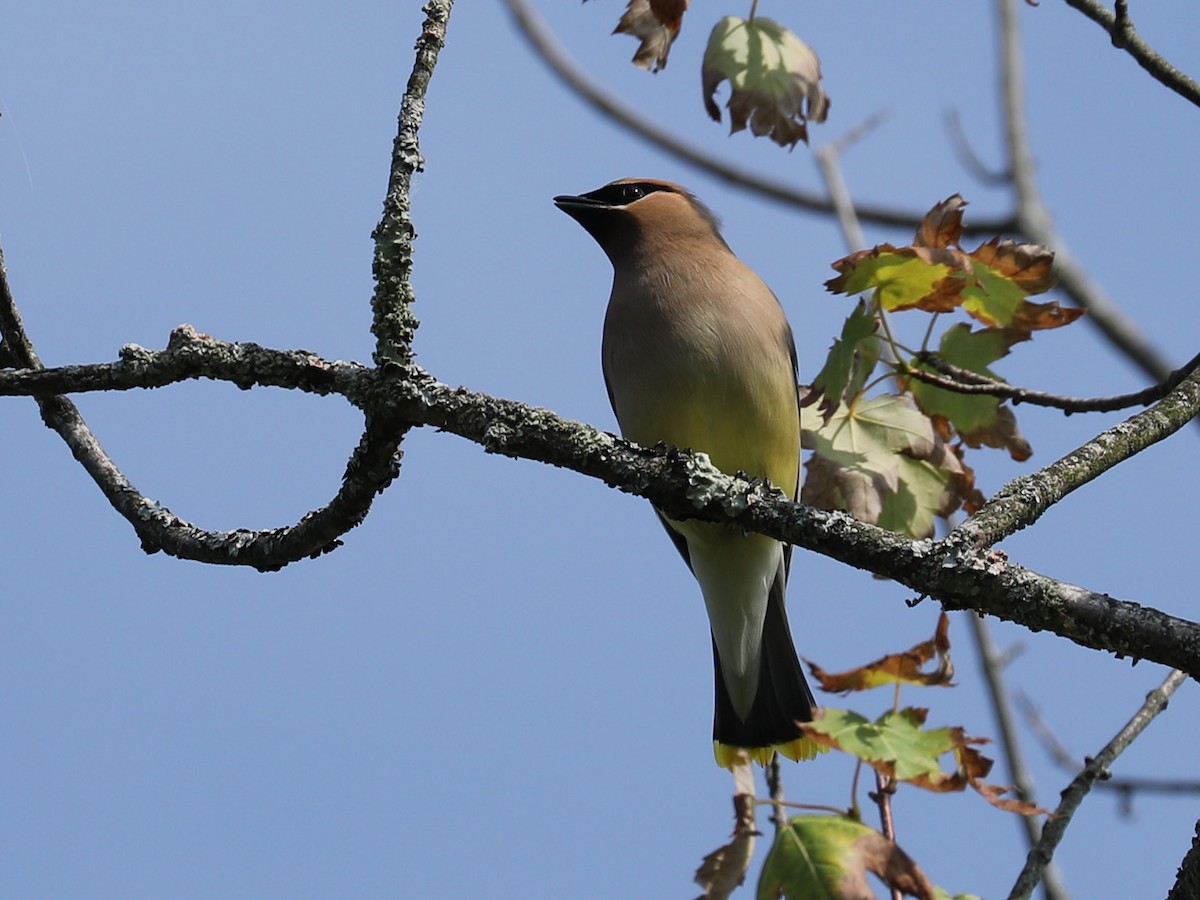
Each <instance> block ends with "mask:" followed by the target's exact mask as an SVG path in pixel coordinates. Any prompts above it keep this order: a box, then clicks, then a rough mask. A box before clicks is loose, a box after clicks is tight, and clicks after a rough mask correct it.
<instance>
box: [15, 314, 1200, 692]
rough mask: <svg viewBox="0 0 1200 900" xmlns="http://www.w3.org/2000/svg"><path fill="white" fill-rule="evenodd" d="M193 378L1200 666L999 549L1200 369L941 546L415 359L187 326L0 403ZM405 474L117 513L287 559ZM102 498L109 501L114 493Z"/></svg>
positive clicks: (364, 475) (1101, 598) (225, 550)
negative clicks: (228, 522) (264, 343)
mask: <svg viewBox="0 0 1200 900" xmlns="http://www.w3.org/2000/svg"><path fill="white" fill-rule="evenodd" d="M194 378H209V379H214V380H219V381H227V382H232V383H234V384H238V385H240V386H242V387H246V386H248V385H251V384H256V385H264V386H275V387H289V388H295V389H298V390H303V391H307V392H310V393H316V394H322V395H325V394H338V395H340V396H343V397H345V398H346V399H347V400H348V401H349V402H350V403H352V404H354V405H355V406H357V407H358V408H360V409H362V410H363V411H364V413H366V414H367V416H368V419H369V420H371V421H374V422H378V423H382V424H381V425H380V426H379V427H380V428H382V429H383V430H384V431H385V432H387V433H391V434H394V433H396V432H398V431H399V430H401V429H403V428H404V427H405V426H406V425H410V424H417V423H420V424H424V425H429V426H433V427H435V428H438V429H440V430H443V431H449V432H451V433H453V434H457V435H459V436H461V437H464V438H466V439H468V440H471V441H474V442H475V443H477V444H479V445H480V446H482V447H483V448H484V449H485V450H486V451H488V452H491V453H501V454H504V455H506V456H511V457H516V458H524V459H531V460H536V461H539V462H543V463H549V464H551V465H556V466H561V467H564V468H568V469H572V470H574V471H576V472H579V473H580V474H583V475H588V476H590V477H593V478H598V479H600V480H602V481H604V482H605V483H606V484H608V485H610V486H612V487H616V488H618V489H620V490H622V491H625V492H627V493H630V494H635V495H637V496H639V497H644V498H646V499H647V500H650V501H651V502H652V503H654V505H655V506H657V507H658V508H660V509H662V510H663V511H664V512H666V513H667V514H668V515H671V516H672V517H674V518H697V519H704V520H707V521H714V522H717V521H720V522H732V523H735V524H737V525H740V526H741V527H743V528H745V529H747V530H750V531H756V532H761V533H763V534H767V535H770V536H771V537H774V538H777V539H779V540H782V541H787V542H789V543H793V544H795V545H797V546H799V547H803V548H805V549H808V550H812V551H814V552H816V553H821V554H823V555H825V556H829V557H831V558H833V559H836V560H838V561H840V562H843V563H846V564H847V565H851V566H854V567H857V568H860V569H865V570H867V571H870V572H874V573H876V574H878V575H883V576H885V577H888V578H891V579H893V580H895V581H898V582H900V583H901V584H904V585H906V586H908V587H909V588H911V589H912V590H914V591H916V592H917V593H918V594H919V595H921V596H931V597H935V598H937V599H938V600H939V601H941V603H942V604H943V605H944V606H945V607H946V608H948V609H974V610H976V611H978V612H981V613H985V614H990V615H994V616H997V617H999V618H1002V619H1007V620H1010V621H1013V622H1017V623H1020V624H1022V625H1024V626H1026V627H1028V628H1031V629H1033V630H1035V631H1052V632H1054V633H1055V634H1058V635H1061V636H1062V637H1065V638H1067V639H1069V640H1071V641H1074V642H1075V643H1077V644H1081V645H1083V646H1086V647H1091V648H1094V649H1097V650H1107V651H1110V652H1112V653H1115V654H1116V655H1118V656H1121V657H1131V658H1134V659H1148V660H1153V661H1155V662H1159V663H1162V664H1164V665H1167V666H1171V667H1172V668H1179V669H1183V670H1184V671H1186V672H1188V673H1189V674H1190V675H1193V676H1198V675H1200V625H1197V624H1196V623H1194V622H1190V621H1187V620H1184V619H1179V618H1176V617H1174V616H1170V615H1167V614H1165V613H1163V612H1160V611H1158V610H1156V609H1152V608H1149V607H1143V606H1139V605H1138V604H1136V603H1130V602H1126V601H1120V600H1115V599H1113V598H1112V597H1109V596H1107V595H1106V594H1103V593H1098V592H1095V591H1091V590H1088V589H1085V588H1082V587H1077V586H1075V585H1071V584H1067V583H1064V582H1060V581H1056V580H1055V579H1053V578H1049V577H1047V576H1045V575H1040V574H1038V573H1036V572H1033V571H1030V570H1028V569H1025V568H1023V567H1022V566H1019V565H1016V564H1014V563H1010V562H1009V561H1008V560H1007V558H1006V557H1005V555H1004V554H1003V553H1001V552H999V551H995V550H990V549H988V546H989V545H990V543H992V542H994V541H995V540H999V539H1000V538H1001V537H1003V536H1004V535H1006V534H1009V533H1011V531H1012V530H1014V529H1015V527H1019V523H1021V522H1025V523H1026V524H1027V523H1028V522H1029V521H1032V520H1033V519H1034V518H1036V516H1037V515H1038V514H1040V512H1041V511H1042V510H1043V509H1045V508H1047V507H1048V506H1049V505H1050V504H1051V503H1052V502H1054V501H1055V500H1056V499H1058V498H1061V497H1064V496H1066V494H1067V493H1069V492H1070V490H1071V489H1073V487H1075V486H1078V484H1081V483H1083V482H1084V481H1086V480H1088V479H1089V478H1092V477H1095V476H1096V474H1098V473H1099V472H1101V471H1104V470H1105V469H1107V468H1111V467H1112V466H1113V465H1116V464H1117V463H1118V462H1119V461H1120V460H1121V459H1124V458H1128V457H1129V456H1131V455H1133V454H1135V453H1137V452H1139V450H1140V449H1142V448H1144V447H1145V446H1148V445H1149V444H1150V443H1152V442H1153V441H1154V440H1161V439H1163V438H1165V437H1167V436H1168V435H1169V434H1171V433H1173V431H1175V430H1178V429H1179V428H1181V427H1183V425H1184V424H1186V423H1187V422H1188V421H1189V420H1190V419H1191V418H1192V417H1193V416H1194V415H1196V413H1197V411H1200V374H1197V375H1193V376H1192V377H1190V378H1188V379H1186V380H1185V381H1184V382H1183V383H1182V384H1181V385H1180V386H1179V387H1178V388H1176V389H1175V391H1173V392H1172V393H1171V394H1170V395H1168V396H1167V397H1166V398H1164V399H1163V400H1162V401H1160V402H1159V403H1158V404H1156V405H1155V406H1154V407H1152V408H1151V409H1149V410H1146V411H1144V412H1142V413H1139V414H1138V415H1137V416H1134V417H1133V418H1131V419H1129V420H1127V421H1126V422H1125V423H1123V424H1122V425H1118V426H1116V427H1115V428H1113V429H1109V430H1108V431H1106V432H1104V433H1103V434H1101V435H1099V436H1097V437H1096V438H1095V439H1093V440H1092V441H1090V442H1088V443H1087V444H1085V445H1084V446H1083V447H1081V448H1080V449H1079V450H1076V451H1074V452H1073V453H1072V454H1069V455H1068V456H1067V457H1064V459H1062V460H1059V461H1058V462H1055V463H1052V464H1051V465H1049V466H1047V467H1046V468H1045V469H1042V470H1041V471H1040V472H1038V473H1036V474H1035V475H1032V476H1028V477H1026V478H1021V479H1017V481H1016V482H1014V483H1013V484H1012V485H1010V486H1009V487H1007V488H1005V489H1004V490H1003V491H1001V493H1000V494H999V495H998V499H997V500H995V501H993V502H992V503H990V504H988V505H987V506H985V507H984V509H982V510H981V511H980V512H979V513H977V514H976V516H975V517H973V518H971V519H968V520H966V521H965V522H964V523H963V524H962V525H961V526H959V528H957V529H955V531H954V532H952V533H951V535H949V536H948V537H947V538H945V539H944V540H941V541H928V540H926V541H912V540H909V539H907V538H905V537H902V536H900V535H897V534H894V533H892V532H890V531H885V530H883V529H880V528H876V527H874V526H872V525H867V524H864V523H862V522H858V521H856V520H855V519H853V518H851V517H850V516H848V515H846V514H844V513H840V512H827V511H824V510H818V509H813V508H812V507H808V506H803V505H801V504H797V503H793V502H792V501H790V500H788V499H787V497H785V496H784V495H783V494H782V493H781V492H779V491H778V490H776V489H775V488H773V487H771V486H770V485H769V484H766V483H765V482H762V481H752V480H749V479H747V478H745V477H741V476H735V477H730V476H728V475H725V474H722V473H721V472H720V471H719V470H717V469H716V468H714V467H713V466H712V465H711V464H710V463H709V462H708V459H707V457H706V456H704V455H703V454H693V453H690V452H687V451H683V450H678V449H675V448H665V447H661V446H660V447H657V448H643V447H638V446H636V445H633V444H629V443H627V442H625V441H622V440H620V439H619V438H616V437H614V436H613V435H611V434H607V433H605V432H601V431H598V430H597V429H595V428H593V427H591V426H590V425H586V424H583V423H580V422H572V421H570V420H567V419H563V418H562V417H560V416H558V415H555V414H554V413H552V412H550V411H548V410H544V409H538V408H536V407H530V406H527V405H525V404H522V403H517V402H514V401H511V400H504V399H500V398H496V397H491V396H488V395H486V394H481V393H477V392H474V391H470V390H467V389H466V388H461V387H460V388H452V387H450V386H449V385H446V384H443V383H441V382H439V381H437V380H436V379H434V378H433V377H432V376H431V375H429V374H428V373H427V372H425V371H423V370H422V369H420V368H419V367H417V366H415V365H411V364H410V365H401V364H398V363H389V364H385V365H384V366H382V367H378V368H370V367H365V366H361V365H357V364H355V363H345V362H330V361H327V360H324V359H321V358H320V357H318V356H316V355H315V354H312V353H309V352H307V351H280V350H272V349H268V348H265V347H260V346H257V345H255V344H231V343H226V342H224V341H219V340H215V339H213V338H209V337H207V336H204V335H199V334H196V332H195V331H194V330H192V329H187V328H183V329H177V330H176V332H175V333H174V335H173V337H172V341H171V343H170V344H169V345H168V347H167V349H166V350H163V351H151V350H147V349H144V348H142V347H137V346H128V347H126V348H124V350H123V351H122V354H121V359H120V360H119V361H118V362H114V363H106V364H99V365H87V366H69V367H65V368H61V369H27V370H24V371H9V372H0V396H5V395H8V396H14V395H29V396H35V397H41V398H46V397H53V396H54V395H56V394H60V393H62V392H65V391H72V392H84V391H101V390H129V389H132V388H137V387H162V386H164V385H166V384H170V383H172V382H175V381H183V380H188V379H194ZM63 402H66V401H63ZM359 450H360V451H362V448H361V447H360V448H359ZM394 475H395V468H394V462H393V460H392V459H391V458H390V457H388V456H387V454H386V453H366V452H356V455H355V457H354V458H352V460H351V464H350V465H349V466H348V467H347V474H346V479H345V484H344V485H343V492H342V493H339V495H338V498H336V499H335V502H334V503H332V504H330V506H329V507H326V508H324V509H322V510H318V511H317V512H314V513H310V514H309V516H308V517H306V518H305V519H304V520H302V521H301V522H299V523H297V524H296V525H293V526H290V527H288V528H281V529H275V530H271V531H257V532H254V531H236V532H205V531H203V530H201V529H197V528H195V526H192V525H190V524H188V523H187V522H184V521H183V520H181V519H179V518H177V517H176V516H174V515H172V514H171V513H169V512H168V511H167V510H165V509H163V508H162V507H161V506H159V505H158V504H156V503H155V502H154V501H152V500H149V499H147V498H143V497H141V496H140V495H138V494H136V492H135V491H133V490H132V487H131V486H127V485H122V486H121V487H120V489H119V490H117V491H116V492H115V493H116V494H117V495H118V500H119V501H120V502H119V503H118V502H115V501H114V506H116V507H117V509H118V511H120V512H121V513H122V514H123V515H124V516H125V517H126V518H127V519H128V520H129V521H130V522H131V524H133V526H134V528H135V529H137V530H138V533H139V535H140V536H142V539H143V542H144V543H145V544H147V546H149V547H151V548H154V549H162V550H165V551H166V552H168V553H171V554H173V555H177V556H183V557H186V558H189V559H201V560H204V561H208V562H221V563H229V564H242V565H250V566H254V567H256V568H278V567H280V566H282V565H285V564H287V563H288V562H291V561H293V560H295V559H300V558H302V557H304V556H307V555H311V554H313V553H319V552H322V550H324V549H328V548H329V546H331V541H332V540H334V538H333V537H332V536H331V534H330V533H329V531H328V530H326V529H328V528H331V527H334V526H335V525H336V524H337V523H341V524H344V525H346V527H347V528H349V527H353V524H356V521H357V520H356V518H355V516H356V515H358V513H360V512H365V508H364V504H365V503H369V498H370V497H371V496H373V495H374V493H375V492H377V491H379V490H382V489H383V488H384V487H386V486H387V484H388V482H389V481H390V480H391V478H392V477H394ZM343 494H345V496H343ZM106 495H108V496H109V497H110V500H113V496H112V494H111V493H110V492H108V491H106ZM356 500H357V501H358V505H357V506H355V505H354V502H353V501H356ZM360 519H361V516H359V518H358V520H360ZM335 530H336V528H335Z"/></svg>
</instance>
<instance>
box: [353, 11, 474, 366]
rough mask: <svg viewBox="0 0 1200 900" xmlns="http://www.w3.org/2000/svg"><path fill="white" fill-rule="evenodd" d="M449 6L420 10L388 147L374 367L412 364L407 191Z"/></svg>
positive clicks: (376, 267)
mask: <svg viewBox="0 0 1200 900" xmlns="http://www.w3.org/2000/svg"><path fill="white" fill-rule="evenodd" d="M453 6H454V0H429V2H428V3H426V4H425V6H424V7H423V10H424V12H425V22H424V24H423V25H422V26H421V36H420V38H418V39H417V46H416V50H417V55H416V60H415V62H414V63H413V69H412V74H411V75H410V76H409V79H408V86H407V88H406V89H405V91H404V99H403V100H402V101H401V103H400V120H399V126H398V128H397V131H396V139H395V141H394V142H393V144H392V163H391V170H390V172H389V174H388V187H387V195H386V197H385V198H384V201H383V217H382V218H381V219H380V221H379V224H378V225H377V226H376V227H375V231H374V232H373V234H372V235H371V236H372V237H373V238H374V239H375V256H374V260H373V263H372V272H373V274H374V276H375V293H374V295H373V296H372V297H371V311H372V314H373V315H372V322H371V333H372V334H374V335H375V340H376V348H375V362H376V363H379V364H381V363H383V362H384V361H385V360H394V361H396V362H399V363H407V362H411V361H412V340H413V333H414V332H415V331H416V328H417V318H416V316H415V315H414V314H413V311H412V304H413V301H414V300H415V299H416V298H415V295H414V294H413V289H412V283H411V282H410V280H409V276H410V275H411V273H412V239H413V237H414V235H415V234H416V230H415V229H414V228H413V223H412V216H411V213H410V203H409V190H410V188H411V187H412V176H413V174H414V173H415V172H419V171H421V169H422V167H423V166H424V160H423V159H422V158H421V148H420V144H419V143H418V141H417V132H418V131H419V130H420V128H421V120H422V118H423V117H424V115H425V92H426V90H427V89H428V87H429V79H430V77H431V76H432V75H433V67H434V66H435V65H436V64H437V59H438V53H439V52H440V51H441V49H442V46H443V45H444V44H445V42H446V23H447V22H448V21H449V19H450V10H451V8H453Z"/></svg>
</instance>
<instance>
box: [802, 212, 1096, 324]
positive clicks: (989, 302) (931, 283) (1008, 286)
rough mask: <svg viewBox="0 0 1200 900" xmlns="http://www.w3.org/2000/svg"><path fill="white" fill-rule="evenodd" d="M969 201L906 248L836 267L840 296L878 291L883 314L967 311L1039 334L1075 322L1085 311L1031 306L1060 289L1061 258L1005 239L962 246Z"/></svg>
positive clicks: (924, 223) (833, 284)
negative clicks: (1058, 264) (1039, 296)
mask: <svg viewBox="0 0 1200 900" xmlns="http://www.w3.org/2000/svg"><path fill="white" fill-rule="evenodd" d="M965 206H966V201H965V200H963V199H962V197H961V196H959V195H958V194H954V195H952V196H950V197H947V198H946V199H945V200H943V201H942V202H941V203H939V204H937V205H936V206H934V207H933V209H931V210H930V211H929V212H928V213H926V214H925V217H924V218H923V219H922V220H921V224H920V226H919V227H918V228H917V233H916V235H915V236H914V237H913V242H912V244H911V245H910V246H907V247H896V246H893V245H892V244H878V245H876V246H875V247H872V248H871V249H869V250H858V251H856V252H854V253H851V254H850V255H849V256H845V257H843V258H842V259H839V260H837V261H835V262H834V263H833V268H834V269H835V270H836V271H837V272H838V275H837V277H835V278H831V279H829V280H828V281H827V282H825V288H826V290H828V291H831V292H833V293H835V294H837V293H842V294H859V293H862V292H863V291H868V290H869V291H872V292H873V294H872V299H873V300H874V301H875V303H877V304H878V305H879V307H880V308H881V309H884V310H888V311H899V310H904V309H922V310H925V311H926V312H950V311H951V310H953V309H955V308H957V307H959V306H961V307H962V308H963V310H964V311H965V312H966V313H967V314H968V315H970V316H972V317H974V318H975V319H977V320H978V321H980V322H982V323H983V324H984V325H989V326H1003V327H1009V328H1013V329H1017V330H1021V331H1026V332H1032V331H1036V330H1039V329H1045V328H1058V327H1061V326H1063V325H1068V324H1070V323H1071V322H1074V321H1075V320H1076V319H1077V318H1079V317H1080V316H1081V315H1083V310H1079V309H1070V308H1064V307H1062V306H1059V304H1057V303H1032V302H1030V301H1029V300H1027V299H1026V298H1027V297H1029V296H1030V295H1033V294H1041V293H1045V292H1046V291H1048V290H1049V289H1050V288H1052V287H1054V285H1055V284H1056V283H1057V280H1058V279H1057V276H1056V275H1055V274H1054V271H1053V266H1054V253H1053V252H1051V251H1050V250H1048V249H1047V248H1045V247H1043V246H1041V245H1040V244H1029V243H1018V242H1016V241H1011V240H1007V239H1001V238H999V237H995V238H992V239H991V240H989V241H985V242H984V243H982V244H980V245H979V246H978V247H977V248H976V249H974V250H972V251H970V252H967V251H965V250H963V249H962V247H961V246H960V245H959V241H960V239H961V238H962V214H963V208H964V207H965Z"/></svg>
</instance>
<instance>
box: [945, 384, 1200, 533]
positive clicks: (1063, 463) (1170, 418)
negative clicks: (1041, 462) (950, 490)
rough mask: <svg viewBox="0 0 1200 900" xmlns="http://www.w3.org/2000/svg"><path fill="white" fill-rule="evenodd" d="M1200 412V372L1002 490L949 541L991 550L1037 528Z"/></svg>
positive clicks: (964, 523)
mask: <svg viewBox="0 0 1200 900" xmlns="http://www.w3.org/2000/svg"><path fill="white" fill-rule="evenodd" d="M1198 412H1200V370H1198V371H1193V372H1192V374H1190V375H1189V376H1188V377H1187V378H1185V379H1184V380H1183V381H1182V382H1181V383H1180V384H1179V386H1178V387H1176V388H1175V390H1173V391H1171V393H1169V394H1168V395H1167V396H1166V397H1164V398H1163V399H1162V400H1160V401H1159V402H1158V403H1156V404H1155V405H1154V406H1152V407H1150V408H1149V409H1146V410H1143V411H1142V412H1139V413H1137V414H1136V415H1133V416H1131V417H1129V418H1128V419H1126V420H1125V421H1124V422H1121V423H1119V424H1117V425H1114V426H1113V427H1112V428H1109V429H1108V430H1106V431H1103V432H1101V433H1100V434H1098V435H1096V437H1094V438H1092V439H1091V440H1090V441H1088V442H1087V443H1086V444H1084V445H1083V446H1082V447H1079V448H1078V449H1076V450H1073V451H1071V452H1070V453H1068V454H1067V455H1066V456H1064V457H1062V458H1061V459H1059V460H1057V461H1055V462H1053V463H1051V464H1050V465H1048V466H1046V467H1045V468H1043V469H1040V470H1039V471H1037V472H1035V473H1033V474H1032V475H1024V476H1021V477H1020V478H1016V479H1014V480H1013V481H1011V482H1009V483H1008V484H1006V485H1005V486H1004V487H1003V488H1001V489H1000V490H999V491H998V492H997V493H996V494H995V495H994V496H992V498H991V499H989V500H988V502H987V503H985V504H984V505H983V507H982V508H980V509H979V511H978V512H976V513H975V514H974V515H973V516H971V517H970V518H968V519H966V520H965V521H964V522H963V523H962V524H961V525H959V526H958V527H956V528H955V529H954V530H953V531H952V532H951V533H950V535H949V536H948V537H947V538H946V540H947V541H948V542H949V543H950V544H952V545H969V546H973V547H990V546H991V545H992V544H995V543H996V542H997V541H999V540H1001V539H1003V538H1005V537H1007V536H1008V535H1010V534H1013V533H1015V532H1017V531H1020V530H1021V529H1022V528H1025V527H1027V526H1029V525H1032V524H1033V523H1034V522H1036V521H1037V520H1038V518H1039V517H1040V516H1041V515H1042V513H1044V512H1045V511H1046V510H1047V509H1049V508H1050V507H1051V506H1053V505H1054V504H1055V503H1057V502H1058V501H1059V500H1061V499H1062V498H1063V497H1065V496H1066V495H1067V494H1069V493H1071V492H1072V491H1074V490H1075V489H1076V488H1079V487H1082V486H1083V485H1085V484H1087V483H1088V482H1089V481H1091V480H1092V479H1093V478H1096V477H1097V476H1099V475H1101V474H1102V473H1104V472H1106V471H1108V470H1109V469H1111V468H1112V467H1113V466H1115V465H1117V464H1118V463H1120V462H1122V461H1124V460H1126V459H1129V458H1130V457H1131V456H1134V455H1136V454H1137V453H1140V452H1141V451H1142V450H1144V449H1146V448H1147V447H1149V446H1150V445H1152V444H1155V443H1157V442H1158V441H1161V440H1163V439H1164V438H1167V437H1169V436H1170V435H1172V434H1174V433H1175V432H1176V431H1178V430H1179V429H1180V428H1182V427H1183V426H1184V425H1186V424H1187V423H1188V422H1189V421H1191V419H1192V418H1194V417H1195V416H1196V414H1197V413H1198Z"/></svg>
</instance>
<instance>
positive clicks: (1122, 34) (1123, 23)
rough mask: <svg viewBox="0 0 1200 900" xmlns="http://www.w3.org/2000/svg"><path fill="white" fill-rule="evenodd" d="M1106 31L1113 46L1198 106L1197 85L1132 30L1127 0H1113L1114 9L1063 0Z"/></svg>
mask: <svg viewBox="0 0 1200 900" xmlns="http://www.w3.org/2000/svg"><path fill="white" fill-rule="evenodd" d="M1065 2H1066V4H1067V6H1070V7H1072V8H1074V9H1077V10H1079V12H1081V13H1083V14H1084V15H1085V16H1087V17H1088V18H1089V19H1091V20H1092V21H1093V22H1095V23H1096V24H1097V25H1099V26H1100V27H1101V28H1103V29H1104V30H1105V31H1107V32H1108V36H1109V38H1110V39H1111V40H1112V43H1113V46H1114V47H1116V48H1117V49H1118V50H1124V51H1125V52H1126V53H1128V54H1129V55H1130V56H1132V57H1133V58H1134V59H1135V60H1136V61H1137V64H1138V65H1139V66H1141V67H1142V68H1143V69H1145V70H1146V71H1147V72H1149V73H1150V76H1151V77H1152V78H1154V79H1155V80H1156V81H1157V82H1158V83H1159V84H1161V85H1163V86H1164V87H1166V88H1168V89H1169V90H1172V91H1174V92H1175V93H1176V94H1178V95H1179V96H1180V97H1183V99H1185V100H1187V101H1189V102H1190V103H1192V104H1194V105H1195V106H1200V84H1198V83H1197V82H1196V81H1194V80H1193V79H1191V78H1189V77H1188V76H1187V75H1185V74H1184V73H1183V72H1181V71H1179V70H1178V69H1177V68H1175V67H1174V66H1173V65H1171V63H1170V62H1168V61H1167V60H1165V59H1163V57H1162V56H1161V55H1159V53H1158V52H1157V51H1156V50H1155V49H1154V48H1153V47H1151V46H1150V45H1149V44H1147V43H1146V42H1145V41H1144V40H1142V38H1141V36H1140V35H1139V34H1138V33H1137V32H1136V31H1135V30H1134V28H1133V21H1132V20H1131V19H1130V18H1129V5H1128V3H1127V0H1116V12H1115V13H1114V12H1110V11H1109V10H1108V9H1107V8H1106V7H1105V6H1104V5H1103V4H1102V3H1097V2H1096V0H1065Z"/></svg>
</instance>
